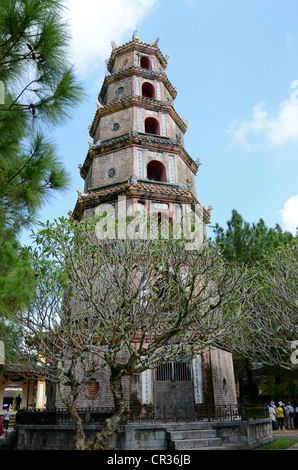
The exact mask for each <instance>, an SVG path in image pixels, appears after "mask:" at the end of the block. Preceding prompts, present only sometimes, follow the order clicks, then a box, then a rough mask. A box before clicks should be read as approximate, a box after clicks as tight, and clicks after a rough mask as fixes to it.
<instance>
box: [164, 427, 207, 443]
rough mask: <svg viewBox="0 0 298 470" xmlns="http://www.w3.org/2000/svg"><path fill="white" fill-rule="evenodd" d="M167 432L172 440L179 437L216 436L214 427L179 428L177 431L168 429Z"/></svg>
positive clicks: (200, 437) (201, 437)
mask: <svg viewBox="0 0 298 470" xmlns="http://www.w3.org/2000/svg"><path fill="white" fill-rule="evenodd" d="M169 434H170V438H171V440H172V441H176V440H180V439H203V438H208V439H213V438H215V437H216V431H215V429H191V430H189V431H184V429H183V430H182V429H180V430H179V431H170V433H169Z"/></svg>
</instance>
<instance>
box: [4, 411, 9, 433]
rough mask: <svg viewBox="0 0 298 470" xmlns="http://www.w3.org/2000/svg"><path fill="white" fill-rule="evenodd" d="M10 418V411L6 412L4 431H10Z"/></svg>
mask: <svg viewBox="0 0 298 470" xmlns="http://www.w3.org/2000/svg"><path fill="white" fill-rule="evenodd" d="M9 418H10V411H8V410H7V411H4V415H3V428H4V429H6V430H7V429H8V425H9Z"/></svg>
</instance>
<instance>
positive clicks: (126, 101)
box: [89, 95, 187, 138]
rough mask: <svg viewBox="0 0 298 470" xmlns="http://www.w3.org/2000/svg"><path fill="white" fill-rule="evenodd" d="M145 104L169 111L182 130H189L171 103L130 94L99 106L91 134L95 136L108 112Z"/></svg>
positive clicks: (150, 107)
mask: <svg viewBox="0 0 298 470" xmlns="http://www.w3.org/2000/svg"><path fill="white" fill-rule="evenodd" d="M140 105H142V106H144V105H146V108H148V109H151V110H153V111H154V110H160V111H165V112H167V113H169V115H170V116H171V117H172V118H173V120H174V121H175V123H176V124H177V126H178V127H179V129H180V130H181V132H183V134H185V132H186V131H187V125H186V123H185V122H184V121H183V120H182V119H181V117H180V116H179V114H178V113H177V111H175V109H174V107H173V105H172V104H170V103H166V102H165V101H159V100H154V99H152V98H146V97H144V96H136V95H133V96H128V97H127V98H123V99H122V100H119V101H115V102H113V103H110V104H108V105H106V106H102V107H101V108H98V109H97V111H96V113H95V116H94V119H93V122H92V124H91V126H90V130H89V134H90V136H91V137H92V138H93V137H94V134H95V132H96V128H97V126H98V123H99V121H100V119H101V118H102V117H103V116H105V115H106V114H110V113H114V112H116V111H120V110H122V109H126V108H130V107H132V106H140Z"/></svg>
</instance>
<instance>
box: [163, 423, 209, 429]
mask: <svg viewBox="0 0 298 470" xmlns="http://www.w3.org/2000/svg"><path fill="white" fill-rule="evenodd" d="M195 429H198V430H200V429H203V430H205V429H212V423H209V422H208V421H193V422H190V423H169V424H168V425H167V430H168V431H180V430H181V431H189V430H195Z"/></svg>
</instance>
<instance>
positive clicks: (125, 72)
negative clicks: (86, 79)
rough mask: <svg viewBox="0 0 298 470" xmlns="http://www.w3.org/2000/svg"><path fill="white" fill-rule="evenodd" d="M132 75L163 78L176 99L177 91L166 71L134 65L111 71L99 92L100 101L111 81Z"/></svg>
mask: <svg viewBox="0 0 298 470" xmlns="http://www.w3.org/2000/svg"><path fill="white" fill-rule="evenodd" d="M130 75H146V76H149V77H150V78H161V79H162V81H163V82H164V84H165V85H166V87H167V88H168V90H169V92H170V93H171V95H172V97H173V98H174V99H175V98H176V96H177V91H176V90H175V89H174V87H173V85H172V84H171V82H170V81H169V79H168V77H167V76H166V74H165V73H164V72H158V71H156V70H151V69H144V68H142V67H138V66H136V65H132V66H131V67H127V68H125V69H122V70H120V71H118V72H115V73H111V74H110V75H108V76H106V77H105V79H104V82H103V84H102V87H101V90H100V92H99V94H98V99H99V101H102V100H103V94H104V93H105V91H106V88H107V86H108V84H109V83H112V82H113V81H115V80H119V79H121V78H122V77H126V76H130Z"/></svg>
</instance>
